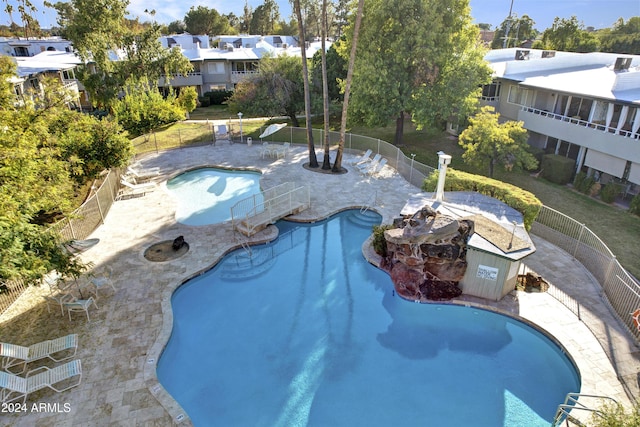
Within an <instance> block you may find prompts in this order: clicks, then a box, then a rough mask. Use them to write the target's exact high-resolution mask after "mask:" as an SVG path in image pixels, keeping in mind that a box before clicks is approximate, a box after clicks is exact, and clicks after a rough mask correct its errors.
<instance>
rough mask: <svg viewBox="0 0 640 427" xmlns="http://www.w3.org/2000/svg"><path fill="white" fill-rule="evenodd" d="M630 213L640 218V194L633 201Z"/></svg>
mask: <svg viewBox="0 0 640 427" xmlns="http://www.w3.org/2000/svg"><path fill="white" fill-rule="evenodd" d="M629 212H630V213H632V214H634V215H638V216H640V194H637V195H635V196H634V197H633V199H631V203H630V204H629Z"/></svg>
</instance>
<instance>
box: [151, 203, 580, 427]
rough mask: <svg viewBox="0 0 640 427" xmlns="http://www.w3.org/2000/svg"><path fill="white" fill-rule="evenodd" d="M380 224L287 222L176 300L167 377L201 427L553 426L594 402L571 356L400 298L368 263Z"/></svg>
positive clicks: (530, 333)
mask: <svg viewBox="0 0 640 427" xmlns="http://www.w3.org/2000/svg"><path fill="white" fill-rule="evenodd" d="M376 220H377V221H379V217H377V218H376ZM371 222H372V221H371V219H369V220H367V218H363V217H362V215H361V214H360V213H359V212H358V211H347V212H343V213H340V214H338V215H336V216H334V217H332V218H330V219H329V220H326V221H321V222H318V223H315V224H304V225H302V224H294V223H290V222H279V223H278V227H279V228H280V229H281V236H280V237H279V238H278V240H277V241H275V242H273V243H271V244H268V245H262V246H259V247H255V248H253V256H252V257H251V258H249V257H248V256H247V253H246V252H244V251H243V250H239V251H235V252H232V253H230V254H229V255H227V256H226V257H225V258H224V259H223V260H222V261H221V262H219V263H218V264H217V265H216V266H215V267H214V268H213V269H212V270H210V271H209V272H207V273H205V274H204V275H202V276H199V277H197V278H195V279H192V280H190V281H189V282H187V283H186V284H184V285H183V286H181V287H180V288H178V289H177V290H176V292H175V293H174V295H173V297H172V307H173V313H174V325H173V332H172V335H171V338H170V340H169V342H168V344H167V346H166V348H165V350H164V352H163V354H162V356H161V358H160V360H159V362H158V368H157V374H158V378H159V380H160V382H161V384H162V385H163V386H164V387H165V389H166V390H167V391H168V392H169V393H170V394H171V395H172V396H173V397H174V398H175V399H176V400H177V401H178V402H179V403H180V404H181V405H182V407H183V408H184V409H185V411H186V412H187V414H188V415H189V416H190V417H191V419H192V421H193V423H194V424H195V425H196V426H198V425H221V426H248V425H251V426H327V425H331V426H396V425H403V426H416V425H420V426H424V425H429V426H460V425H473V426H515V425H517V426H524V425H526V426H543V425H544V426H548V425H549V424H550V422H551V421H552V419H553V416H554V414H555V410H556V408H557V405H558V404H559V403H562V401H563V400H564V397H565V395H566V393H568V392H572V391H579V390H580V380H579V377H578V375H577V373H576V370H575V368H574V366H573V364H572V363H571V362H570V361H569V360H568V358H567V357H566V356H565V355H564V354H563V353H562V352H561V350H560V349H559V348H558V346H556V345H555V344H554V343H552V342H551V341H550V340H549V339H548V338H546V337H545V336H544V335H543V334H541V333H539V332H538V331H536V330H535V329H533V328H531V327H529V326H527V325H525V324H524V323H522V322H519V321H516V320H514V319H512V318H509V317H507V316H502V315H499V314H496V313H492V312H489V311H485V310H481V309H474V308H468V307H462V306H454V305H446V304H444V305H443V304H416V303H412V302H408V301H405V300H403V299H401V298H399V297H398V296H396V295H394V292H393V285H392V283H391V280H390V278H389V276H388V275H387V274H386V273H384V272H382V271H380V270H379V269H377V268H375V267H373V266H371V265H370V264H368V263H367V262H366V261H365V260H364V258H363V257H362V252H361V245H362V242H363V241H364V240H365V239H366V238H367V237H368V236H369V235H370V233H371Z"/></svg>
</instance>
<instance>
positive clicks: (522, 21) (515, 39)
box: [491, 15, 538, 49]
mask: <svg viewBox="0 0 640 427" xmlns="http://www.w3.org/2000/svg"><path fill="white" fill-rule="evenodd" d="M535 24H536V23H535V22H534V20H533V19H531V18H530V17H529V16H528V15H522V17H521V18H518V17H517V16H512V17H511V18H507V19H505V20H504V21H502V23H501V24H500V26H499V27H498V28H496V32H495V35H494V38H493V42H491V48H492V49H502V48H506V47H516V46H520V45H521V44H522V43H523V42H525V41H527V40H535V39H536V37H537V36H538V30H536V29H535V28H534V25H535Z"/></svg>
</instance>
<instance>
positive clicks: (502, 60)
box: [485, 48, 640, 103]
mask: <svg viewBox="0 0 640 427" xmlns="http://www.w3.org/2000/svg"><path fill="white" fill-rule="evenodd" d="M523 50H525V51H528V52H529V54H528V59H526V60H516V59H515V57H516V53H517V51H523ZM543 52H544V51H542V50H537V49H519V48H510V49H497V50H492V51H490V52H488V53H487V55H485V59H486V60H487V61H488V62H489V64H490V66H491V67H492V68H493V71H494V77H499V78H503V79H508V80H513V81H516V82H519V83H520V85H522V86H528V87H533V88H538V89H545V90H550V91H557V92H564V93H571V94H576V95H582V96H587V97H591V98H599V99H606V100H616V101H621V102H629V103H640V56H639V55H623V54H615V53H602V52H592V53H573V52H554V55H555V56H553V57H548V58H543V57H542V54H543ZM620 57H623V58H630V59H631V65H630V67H629V69H628V70H622V71H615V70H614V64H615V63H616V60H617V59H618V58H620Z"/></svg>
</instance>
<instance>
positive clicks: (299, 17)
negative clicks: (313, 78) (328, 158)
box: [293, 0, 319, 168]
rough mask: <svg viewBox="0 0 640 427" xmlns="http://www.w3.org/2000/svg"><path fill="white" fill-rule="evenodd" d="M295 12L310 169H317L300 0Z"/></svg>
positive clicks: (297, 2) (294, 8) (296, 0)
mask: <svg viewBox="0 0 640 427" xmlns="http://www.w3.org/2000/svg"><path fill="white" fill-rule="evenodd" d="M293 11H294V13H295V15H296V20H297V21H298V37H299V40H300V56H301V57H302V78H303V83H304V111H305V119H306V126H307V147H308V148H309V167H312V168H317V167H318V166H319V165H318V158H317V157H316V149H315V146H314V144H313V128H312V127H311V88H310V87H309V67H308V65H307V48H306V46H305V38H304V34H305V33H304V21H303V20H302V10H301V9H300V0H293Z"/></svg>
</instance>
